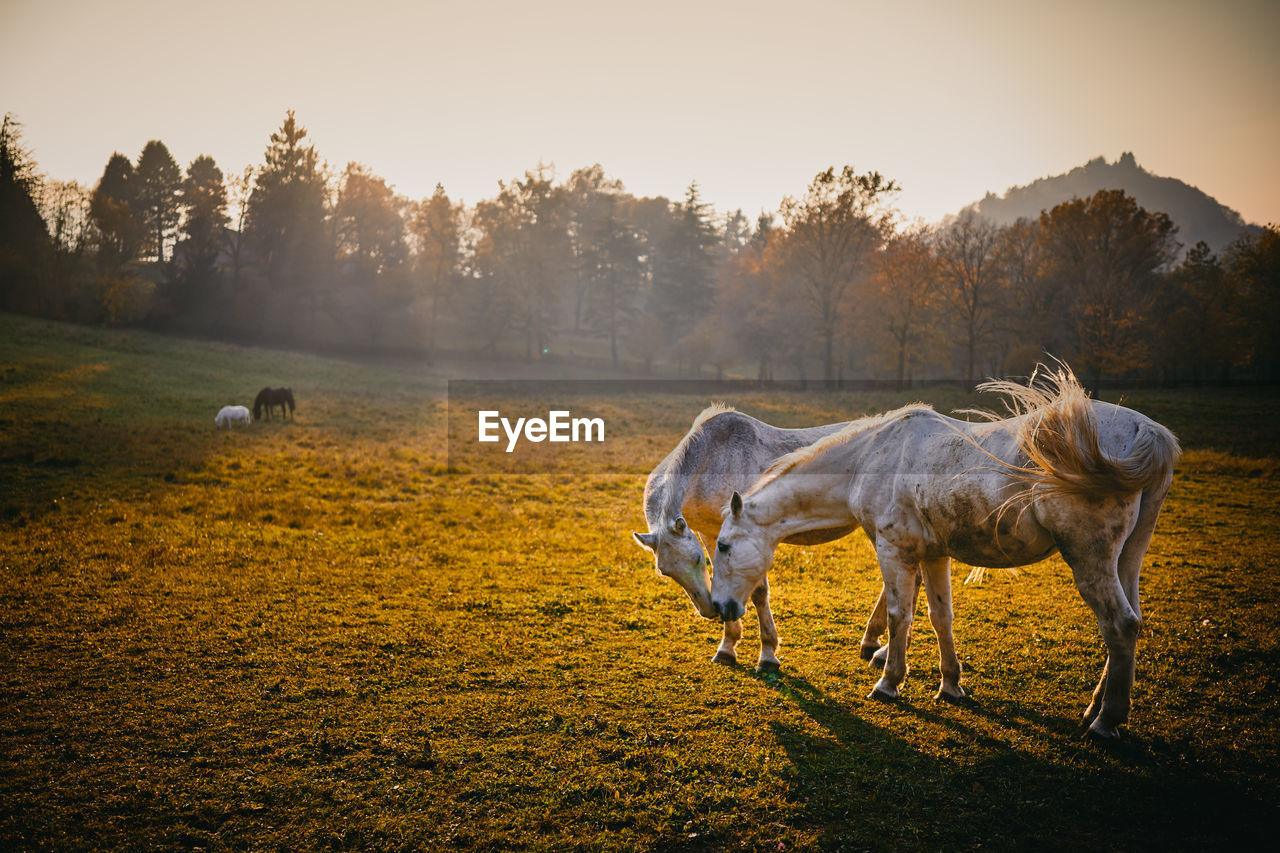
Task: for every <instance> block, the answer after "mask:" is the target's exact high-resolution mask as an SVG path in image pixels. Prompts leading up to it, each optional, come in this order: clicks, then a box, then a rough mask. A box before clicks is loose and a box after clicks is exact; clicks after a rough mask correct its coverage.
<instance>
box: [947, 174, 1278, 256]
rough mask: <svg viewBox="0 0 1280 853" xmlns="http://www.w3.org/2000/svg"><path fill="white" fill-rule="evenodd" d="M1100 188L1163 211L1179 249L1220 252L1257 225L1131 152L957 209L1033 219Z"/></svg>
mask: <svg viewBox="0 0 1280 853" xmlns="http://www.w3.org/2000/svg"><path fill="white" fill-rule="evenodd" d="M1102 189H1118V190H1124V191H1125V192H1126V193H1128V194H1129V195H1131V196H1133V197H1134V198H1135V199H1137V201H1138V204H1140V205H1142V206H1143V207H1144V208H1146V209H1147V210H1151V211H1163V212H1164V213H1167V214H1168V215H1169V217H1170V218H1171V219H1172V220H1173V221H1174V224H1176V225H1177V226H1178V241H1179V242H1181V243H1182V245H1183V247H1184V248H1190V247H1191V246H1194V245H1195V244H1196V243H1197V242H1198V241H1200V240H1203V241H1204V242H1205V243H1208V244H1209V246H1210V247H1211V248H1212V249H1213V250H1214V251H1215V252H1221V251H1222V250H1223V249H1225V248H1226V247H1227V246H1228V245H1230V243H1231V241H1233V240H1234V239H1235V238H1236V237H1237V236H1238V235H1239V234H1240V232H1241V231H1242V230H1257V226H1256V225H1249V224H1247V223H1246V222H1245V221H1244V219H1243V218H1242V217H1241V216H1240V214H1239V213H1236V212H1235V211H1234V210H1232V209H1231V208H1229V207H1227V206H1226V205H1224V204H1221V203H1220V202H1218V200H1217V199H1215V198H1213V197H1212V196H1210V195H1208V194H1207V193H1205V192H1204V191H1202V190H1200V189H1198V188H1196V187H1193V186H1191V185H1190V184H1187V183H1185V182H1183V181H1180V180H1178V179H1177V178H1165V177H1161V176H1159V175H1154V174H1152V173H1151V172H1148V171H1147V170H1146V169H1144V168H1142V167H1141V166H1139V165H1138V163H1137V160H1136V159H1134V156H1133V154H1132V153H1130V152H1126V153H1124V154H1123V155H1121V156H1120V159H1119V160H1116V161H1115V162H1114V163H1108V162H1107V161H1106V160H1105V159H1103V158H1102V157H1097V158H1095V159H1093V160H1090V161H1089V162H1088V163H1086V164H1085V165H1083V166H1077V167H1076V168H1074V169H1072V170H1071V171H1070V172H1067V173H1066V174H1063V175H1054V176H1052V177H1048V178H1040V179H1039V180H1036V181H1033V182H1031V183H1030V184H1027V185H1026V186H1021V187H1012V188H1010V189H1009V190H1007V191H1006V192H1005V194H1004V195H1002V196H996V195H995V194H993V193H988V194H987V196H986V198H984V199H982V200H981V201H977V202H974V203H973V204H971V205H969V206H968V207H966V208H964V210H962V211H961V213H964V212H967V211H970V210H972V211H974V212H976V213H978V214H980V215H981V216H984V217H986V218H987V219H990V220H992V221H994V222H997V223H999V224H1001V225H1005V224H1008V223H1010V222H1013V221H1015V220H1017V219H1018V218H1020V217H1027V218H1029V219H1035V218H1037V217H1038V216H1039V215H1040V213H1041V211H1044V210H1048V209H1050V208H1052V207H1053V206H1054V205H1057V204H1060V203H1062V202H1064V201H1070V200H1071V199H1073V198H1085V197H1087V196H1091V195H1093V194H1094V193H1096V192H1097V191H1098V190H1102Z"/></svg>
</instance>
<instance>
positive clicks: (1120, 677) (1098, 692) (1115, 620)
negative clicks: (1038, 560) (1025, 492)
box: [1062, 548, 1142, 739]
mask: <svg viewBox="0 0 1280 853" xmlns="http://www.w3.org/2000/svg"><path fill="white" fill-rule="evenodd" d="M1090 550H1092V549H1085V552H1084V553H1081V552H1080V551H1079V550H1077V549H1074V548H1064V549H1062V555H1063V557H1064V558H1065V559H1066V561H1067V565H1069V566H1070V567H1071V574H1072V576H1073V577H1074V579H1075V583H1076V589H1077V590H1079V592H1080V596H1081V597H1082V598H1083V599H1084V600H1085V603H1086V604H1088V605H1089V608H1090V609H1091V610H1093V613H1094V615H1095V616H1096V617H1097V619H1098V629H1099V630H1100V631H1101V632H1102V639H1103V641H1104V642H1105V643H1106V645H1107V662H1106V665H1105V666H1104V667H1103V670H1102V677H1101V679H1100V680H1099V681H1098V686H1097V688H1096V689H1095V691H1094V695H1093V699H1092V701H1091V702H1090V703H1089V707H1088V708H1087V709H1086V711H1085V714H1084V721H1085V723H1086V724H1087V725H1088V730H1089V732H1090V733H1091V734H1093V735H1097V736H1098V737H1102V738H1107V739H1114V738H1117V737H1119V736H1120V732H1119V726H1120V725H1121V724H1123V723H1125V722H1128V719H1129V705H1130V693H1131V692H1132V689H1133V669H1134V659H1135V652H1136V649H1137V642H1138V631H1139V629H1140V627H1141V625H1142V620H1141V618H1139V616H1138V614H1137V613H1136V612H1135V611H1134V609H1133V608H1132V607H1131V606H1130V605H1129V599H1128V596H1127V595H1126V594H1125V590H1124V588H1123V587H1122V586H1121V583H1120V577H1119V574H1118V571H1117V564H1118V557H1119V555H1118V554H1116V553H1115V551H1114V550H1113V551H1112V552H1111V553H1109V554H1106V555H1105V556H1104V555H1103V554H1099V553H1093V554H1090V553H1088V552H1089V551H1090Z"/></svg>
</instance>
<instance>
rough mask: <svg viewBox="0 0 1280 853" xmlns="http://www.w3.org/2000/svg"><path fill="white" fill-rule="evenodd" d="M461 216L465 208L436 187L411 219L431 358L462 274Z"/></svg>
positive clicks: (411, 234)
mask: <svg viewBox="0 0 1280 853" xmlns="http://www.w3.org/2000/svg"><path fill="white" fill-rule="evenodd" d="M462 214H463V211H462V206H461V205H459V204H456V203H455V202H453V201H451V200H450V199H449V196H448V194H447V193H446V192H445V191H444V187H443V186H441V185H440V184H436V189H435V192H433V193H432V194H431V197H430V198H427V199H424V200H422V201H421V202H418V203H417V204H416V205H414V206H413V208H412V211H411V213H410V216H409V223H408V227H409V237H410V240H411V242H412V244H413V269H414V278H415V281H416V282H417V288H418V291H419V293H420V294H421V296H422V297H423V298H424V299H426V300H427V301H428V302H429V303H430V307H429V308H428V314H427V318H428V319H427V341H426V347H427V357H428V358H432V357H434V356H435V351H436V338H437V335H438V333H439V325H440V314H441V311H442V310H443V308H444V307H445V306H446V305H447V304H448V303H449V301H450V299H451V297H452V296H453V292H454V288H455V286H456V285H457V283H458V281H459V280H460V276H461V274H462V261H463V257H462V250H463V236H462Z"/></svg>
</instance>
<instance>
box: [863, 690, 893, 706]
mask: <svg viewBox="0 0 1280 853" xmlns="http://www.w3.org/2000/svg"><path fill="white" fill-rule="evenodd" d="M867 698H868V699H874V700H875V701H877V702H884V703H885V704H886V705H895V704H897V702H898V697H897V695H895V694H893V693H889V692H888V691H885V690H881V689H880V688H879V687H877V688H876V689H874V690H872V691H871V692H870V693H868V694H867Z"/></svg>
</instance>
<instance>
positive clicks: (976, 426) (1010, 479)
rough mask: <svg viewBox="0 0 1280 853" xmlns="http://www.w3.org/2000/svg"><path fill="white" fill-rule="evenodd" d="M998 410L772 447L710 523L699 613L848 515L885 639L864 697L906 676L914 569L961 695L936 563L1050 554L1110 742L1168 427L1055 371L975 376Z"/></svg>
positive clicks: (949, 683) (868, 422)
mask: <svg viewBox="0 0 1280 853" xmlns="http://www.w3.org/2000/svg"><path fill="white" fill-rule="evenodd" d="M982 387H983V390H988V391H999V392H1002V393H1005V394H1007V395H1008V396H1009V398H1010V401H1011V402H1010V410H1011V412H1010V413H1011V414H1012V415H1013V416H1012V417H1010V418H1008V419H1005V420H994V419H993V420H990V421H987V422H983V423H967V422H965V421H959V420H954V419H952V418H948V417H944V416H943V415H940V414H938V413H937V412H934V411H933V410H932V409H930V408H929V407H927V406H922V405H916V406H907V407H906V408H903V409H898V410H897V411H894V412H889V413H888V414H885V415H881V416H880V417H878V418H870V419H865V420H862V421H857V422H855V423H854V424H852V425H850V426H849V427H847V428H845V429H844V430H842V431H840V432H838V433H834V434H832V435H830V436H827V437H826V438H824V439H820V440H819V441H817V442H815V443H814V444H813V445H811V446H809V447H806V448H803V449H801V450H798V451H795V452H793V453H790V454H788V455H787V456H784V457H782V458H781V459H779V460H778V461H777V462H775V463H774V464H773V465H772V466H770V468H769V470H768V471H766V472H765V473H764V474H763V475H762V476H761V477H760V479H759V480H757V481H756V482H755V483H754V484H753V485H752V486H751V488H750V489H749V490H748V491H747V492H746V496H745V497H743V496H742V495H740V494H739V493H737V492H734V493H733V495H732V496H731V498H730V502H729V512H728V513H727V517H726V519H725V522H724V525H723V526H722V527H721V529H720V535H719V538H718V542H717V552H716V554H715V570H714V575H713V580H712V587H711V592H712V607H713V608H714V609H715V610H716V611H717V612H718V613H719V615H720V616H721V618H723V619H726V620H732V619H736V618H738V617H739V616H740V615H741V614H742V612H743V610H744V607H745V604H744V602H745V599H746V597H747V596H748V595H750V594H751V593H752V591H753V590H755V589H756V588H757V587H759V586H760V585H761V584H763V583H764V582H765V573H766V571H767V570H768V568H769V565H770V563H771V562H772V561H773V554H774V549H775V548H776V547H777V545H778V543H779V542H780V541H782V540H784V539H786V538H787V537H788V536H794V535H796V534H798V533H803V532H805V531H808V530H814V529H830V528H832V527H840V526H848V525H851V524H853V525H861V526H862V528H863V529H864V530H866V532H867V535H868V536H869V537H870V539H871V541H872V543H873V544H874V546H875V549H876V556H877V558H878V560H879V563H880V572H881V575H882V577H883V579H884V594H885V598H886V600H887V606H888V622H889V646H888V659H887V661H886V665H885V669H884V674H883V675H882V676H881V678H880V680H879V682H878V683H877V684H876V686H875V689H874V690H873V691H872V694H871V695H872V697H873V698H885V699H894V698H896V697H897V695H898V688H899V686H900V685H901V684H902V681H903V679H904V678H905V676H906V672H907V662H906V645H907V636H908V631H909V629H910V626H911V619H912V615H913V610H914V607H913V599H914V595H915V578H916V575H917V571H918V570H922V571H923V574H924V583H925V589H926V591H927V593H928V603H929V619H930V621H931V622H932V624H933V627H934V629H935V630H936V631H937V634H938V650H939V656H940V659H941V669H942V684H941V687H940V689H939V693H938V695H939V697H940V698H947V697H952V698H954V697H960V696H963V695H964V691H963V690H962V689H961V687H960V661H959V660H958V658H957V657H956V654H955V640H954V638H953V636H952V608H951V572H950V562H951V558H952V557H956V558H958V559H960V560H963V561H965V562H967V563H970V564H971V565H974V566H986V567H993V568H1000V567H1012V566H1022V565H1027V564H1030V563H1034V562H1037V561H1040V560H1043V559H1045V558H1046V557H1048V556H1049V555H1051V554H1052V553H1053V552H1054V551H1055V550H1056V551H1059V552H1060V553H1061V554H1062V556H1063V559H1065V560H1066V562H1067V565H1068V566H1070V567H1071V572H1072V576H1073V578H1074V580H1075V585H1076V589H1077V590H1079V592H1080V595H1081V596H1082V597H1083V598H1084V600H1085V602H1086V603H1087V604H1088V605H1089V606H1090V607H1091V608H1092V609H1093V612H1094V614H1095V615H1096V616H1097V619H1098V627H1099V628H1100V629H1101V632H1102V637H1103V639H1104V641H1105V642H1106V645H1107V663H1106V666H1105V667H1104V668H1103V670H1102V677H1101V679H1100V680H1099V682H1098V686H1097V688H1096V689H1095V691H1094V693H1093V698H1092V700H1091V701H1090V703H1089V705H1088V707H1087V709H1086V710H1085V712H1084V721H1085V724H1086V725H1088V727H1089V731H1090V732H1092V733H1094V734H1096V735H1099V736H1102V737H1107V738H1114V737H1118V734H1119V733H1118V730H1117V728H1118V726H1120V725H1121V724H1122V723H1124V722H1126V721H1127V720H1128V717H1129V705H1130V691H1131V689H1132V686H1133V671H1134V653H1135V647H1136V642H1137V637H1138V631H1139V629H1140V627H1141V625H1142V609H1141V606H1140V604H1139V601H1138V574H1139V571H1140V569H1141V567H1142V557H1143V555H1144V554H1145V553H1146V550H1147V546H1148V545H1149V544H1150V542H1151V535H1152V532H1153V531H1154V530H1155V525H1156V518H1157V516H1158V515H1159V513H1160V506H1161V504H1162V503H1163V501H1164V497H1165V494H1166V492H1168V490H1169V485H1170V483H1171V482H1172V479H1173V467H1174V464H1175V462H1176V461H1177V458H1178V455H1179V452H1180V451H1179V448H1178V442H1177V439H1175V438H1174V436H1173V434H1172V433H1171V432H1169V430H1167V429H1165V428H1164V427H1163V426H1161V425H1160V424H1158V423H1156V422H1155V421H1152V420H1150V419H1149V418H1147V417H1145V416H1143V415H1140V414H1138V413H1137V412H1134V411H1131V410H1129V409H1125V408H1121V407H1119V406H1113V405H1110V404H1107V403H1100V402H1094V401H1091V400H1089V398H1088V396H1087V395H1086V394H1085V392H1084V391H1083V389H1081V387H1080V385H1079V383H1078V382H1077V381H1076V379H1075V377H1074V376H1073V375H1072V374H1071V372H1070V371H1069V370H1065V369H1063V370H1060V371H1058V372H1056V373H1054V374H1051V375H1049V376H1048V377H1046V378H1045V379H1044V380H1043V381H1041V382H1040V383H1038V384H1037V383H1036V381H1035V378H1034V377H1033V380H1032V382H1031V384H1030V385H1029V386H1028V387H1024V386H1021V385H1016V384H1014V383H1009V382H989V383H986V384H985V385H984V386H982Z"/></svg>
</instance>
